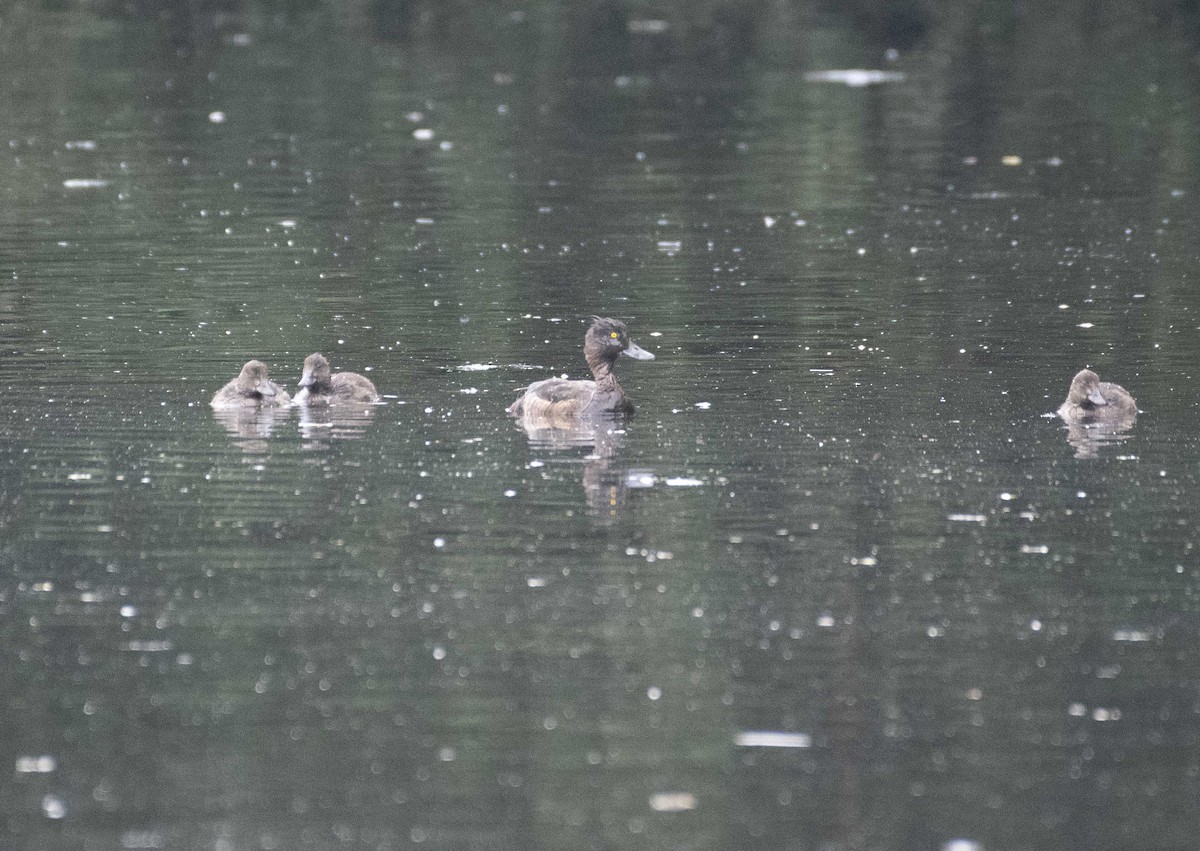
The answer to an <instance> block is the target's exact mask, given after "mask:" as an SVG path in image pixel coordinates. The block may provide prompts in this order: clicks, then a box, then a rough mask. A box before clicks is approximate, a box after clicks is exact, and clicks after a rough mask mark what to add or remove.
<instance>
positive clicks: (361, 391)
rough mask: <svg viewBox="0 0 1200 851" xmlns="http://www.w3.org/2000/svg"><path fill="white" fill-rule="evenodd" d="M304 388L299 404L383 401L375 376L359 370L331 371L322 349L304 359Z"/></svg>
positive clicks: (302, 382)
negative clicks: (363, 373) (360, 373)
mask: <svg viewBox="0 0 1200 851" xmlns="http://www.w3.org/2000/svg"><path fill="white" fill-rule="evenodd" d="M300 388H301V389H300V392H299V393H297V394H296V399H295V403H296V404H297V405H342V404H346V403H352V402H357V403H361V404H367V403H370V402H377V401H379V391H378V390H376V389H375V385H374V384H372V383H371V379H369V378H367V377H365V376H362V375H359V374H358V373H357V372H334V373H331V372H330V370H329V361H327V360H326V359H325V356H324V355H323V354H321V353H320V352H314V353H313V354H311V355H309V356H308V357H306V358H305V359H304V374H303V376H301V378H300Z"/></svg>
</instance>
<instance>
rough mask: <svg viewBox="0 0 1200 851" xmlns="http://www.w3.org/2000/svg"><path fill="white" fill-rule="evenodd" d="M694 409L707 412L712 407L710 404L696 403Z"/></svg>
mask: <svg viewBox="0 0 1200 851" xmlns="http://www.w3.org/2000/svg"><path fill="white" fill-rule="evenodd" d="M696 407H697V408H699V409H700V410H702V411H707V410H708V409H709V408H711V407H712V402H697V403H696Z"/></svg>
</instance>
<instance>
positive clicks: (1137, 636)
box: [1112, 629, 1154, 641]
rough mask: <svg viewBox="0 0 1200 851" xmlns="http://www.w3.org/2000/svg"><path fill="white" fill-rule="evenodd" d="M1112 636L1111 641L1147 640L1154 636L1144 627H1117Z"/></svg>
mask: <svg viewBox="0 0 1200 851" xmlns="http://www.w3.org/2000/svg"><path fill="white" fill-rule="evenodd" d="M1112 637H1113V641H1149V640H1150V639H1151V638H1153V637H1154V636H1152V635H1151V634H1150V633H1149V632H1147V631H1146V630H1144V629H1118V630H1115V631H1114V632H1113V635H1112Z"/></svg>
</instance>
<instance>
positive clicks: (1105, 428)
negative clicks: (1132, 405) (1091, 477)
mask: <svg viewBox="0 0 1200 851" xmlns="http://www.w3.org/2000/svg"><path fill="white" fill-rule="evenodd" d="M1136 422H1137V413H1136V412H1134V413H1131V414H1124V415H1122V416H1120V417H1117V418H1115V419H1108V420H1104V421H1099V422H1093V423H1071V424H1069V425H1067V426H1066V431H1067V442H1068V443H1070V444H1071V446H1072V447H1074V449H1075V457H1076V458H1097V457H1099V455H1100V450H1101V449H1102V448H1104V447H1106V446H1117V445H1119V444H1121V443H1122V442H1124V441H1126V440H1129V438H1130V437H1132V435H1131V434H1129V432H1130V430H1131V429H1132V428H1133V426H1134V423H1136Z"/></svg>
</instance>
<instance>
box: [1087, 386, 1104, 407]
mask: <svg viewBox="0 0 1200 851" xmlns="http://www.w3.org/2000/svg"><path fill="white" fill-rule="evenodd" d="M1088 401H1089V402H1091V403H1092V404H1093V405H1096V406H1097V407H1101V406H1104V405H1107V404H1108V400H1107V399H1105V398H1104V397H1103V396H1101V395H1100V391H1099V390H1093V391H1092V392H1091V393H1089V394H1088Z"/></svg>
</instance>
